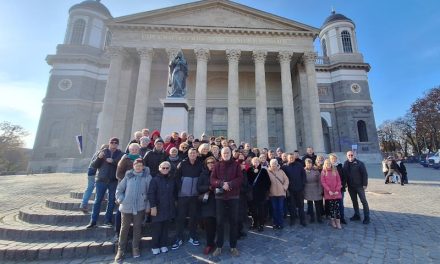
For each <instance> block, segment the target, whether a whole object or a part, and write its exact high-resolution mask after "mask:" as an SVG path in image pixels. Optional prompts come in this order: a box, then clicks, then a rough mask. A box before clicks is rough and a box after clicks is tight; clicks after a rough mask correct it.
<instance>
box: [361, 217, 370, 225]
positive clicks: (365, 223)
mask: <svg viewBox="0 0 440 264" xmlns="http://www.w3.org/2000/svg"><path fill="white" fill-rule="evenodd" d="M369 223H370V218H365V219H364V221H362V224H364V225H368V224H369Z"/></svg>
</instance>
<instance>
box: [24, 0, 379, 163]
mask: <svg viewBox="0 0 440 264" xmlns="http://www.w3.org/2000/svg"><path fill="white" fill-rule="evenodd" d="M318 36H319V39H320V41H321V45H322V50H323V56H319V57H318V56H317V54H316V53H315V51H314V47H313V42H314V40H315V39H316V37H318ZM179 50H182V51H183V53H184V55H185V57H186V59H187V61H188V64H189V68H190V73H189V77H188V79H187V88H188V93H187V96H186V98H187V99H188V102H189V104H190V105H191V109H190V111H189V118H188V123H189V128H188V132H189V133H193V134H194V135H195V136H196V137H200V135H201V134H202V133H203V132H206V133H207V134H209V135H215V136H217V135H225V136H227V137H228V138H233V139H235V140H236V141H238V142H239V141H246V142H250V143H251V144H252V145H253V146H258V147H270V148H275V147H278V146H281V147H283V148H284V149H286V150H287V151H293V150H295V149H299V150H300V151H305V148H306V147H307V146H313V147H314V149H315V151H316V152H321V153H324V152H326V153H328V152H343V151H346V150H348V149H351V148H352V145H357V147H358V152H359V153H360V154H362V155H364V156H365V157H376V156H377V154H378V152H379V147H378V139H377V134H376V125H375V120H374V115H373V106H372V102H371V98H370V92H369V85H368V77H367V74H368V71H369V70H370V65H369V64H368V63H365V62H364V60H363V56H362V54H361V53H360V52H359V49H358V43H357V39H356V31H355V24H354V22H353V21H352V20H351V19H349V18H347V17H345V16H344V15H341V14H336V13H334V12H333V13H332V14H331V15H330V16H329V17H328V18H327V19H326V20H325V21H324V23H323V25H322V26H321V28H320V29H318V28H315V27H312V26H308V25H305V24H302V23H300V22H296V21H293V20H290V19H286V18H283V17H279V16H276V15H273V14H269V13H266V12H264V11H260V10H256V9H253V8H250V7H247V6H244V5H241V4H238V3H235V2H232V1H227V0H207V1H199V2H194V3H189V4H183V5H178V6H172V7H168V8H163V9H158V10H151V11H147V12H142V13H137V14H133V15H128V16H123V17H117V18H113V17H112V15H111V13H110V12H109V10H108V9H107V8H106V7H105V6H104V5H103V4H102V3H100V1H91V0H88V1H84V2H81V3H79V4H77V5H74V6H72V7H71V8H70V10H69V21H68V25H67V31H66V36H65V40H64V43H63V44H60V45H58V46H57V52H56V54H55V55H49V56H48V57H47V62H48V64H49V65H51V66H52V70H51V75H50V79H49V84H48V88H47V94H46V97H45V99H44V105H43V111H42V113H41V119H40V124H39V128H38V132H37V137H36V140H35V145H34V152H33V156H32V161H31V164H30V167H31V168H32V169H34V170H38V169H52V170H58V171H60V170H61V171H63V170H69V169H71V168H74V169H76V168H82V167H84V166H86V165H87V162H88V159H89V158H90V157H91V156H92V154H93V153H94V151H95V150H96V149H97V146H99V145H100V144H102V143H105V142H107V140H108V139H109V138H110V137H112V136H117V137H119V138H120V139H121V147H122V148H124V147H125V144H126V143H128V142H129V140H130V138H131V136H132V132H133V131H136V130H140V129H142V128H144V127H148V128H150V130H153V129H160V128H161V127H160V126H161V121H162V111H163V106H162V104H161V102H160V100H161V99H163V98H165V97H166V95H167V76H168V62H169V60H170V58H172V57H174V56H175V54H176V53H177V52H178V51H179ZM106 51H107V52H106ZM138 95H141V96H142V97H143V98H144V99H143V100H140V101H136V96H138ZM139 102H141V103H139ZM133 120H138V121H136V122H135V123H133ZM78 134H82V135H83V137H84V151H83V154H79V152H78V149H77V147H76V142H75V140H74V137H75V136H76V135H78Z"/></svg>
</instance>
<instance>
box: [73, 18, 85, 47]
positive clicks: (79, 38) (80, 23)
mask: <svg viewBox="0 0 440 264" xmlns="http://www.w3.org/2000/svg"><path fill="white" fill-rule="evenodd" d="M85 29H86V21H85V20H84V19H78V20H76V21H75V23H73V27H72V35H71V37H70V44H75V45H81V44H82V43H83V38H84V31H85Z"/></svg>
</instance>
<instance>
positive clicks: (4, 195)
mask: <svg viewBox="0 0 440 264" xmlns="http://www.w3.org/2000/svg"><path fill="white" fill-rule="evenodd" d="M367 168H368V172H369V175H370V183H369V187H368V189H367V191H368V192H367V199H368V202H369V205H370V210H371V224H370V225H363V224H362V223H360V222H355V223H353V222H349V223H348V225H346V226H343V230H334V229H332V228H331V227H330V226H328V224H321V225H320V224H309V225H307V227H305V228H304V227H301V226H299V225H295V226H293V227H288V226H287V227H286V228H284V230H282V231H273V230H271V229H270V228H266V230H265V231H264V232H263V233H256V232H252V231H250V232H248V236H247V238H246V239H244V240H240V241H239V242H238V249H239V250H240V256H239V257H238V258H233V257H231V256H230V254H229V247H228V243H227V242H226V243H225V247H224V249H223V254H222V255H220V257H215V258H214V257H212V256H205V255H203V253H202V250H203V247H202V246H199V247H194V246H192V245H190V244H188V243H185V244H184V245H183V246H182V247H181V248H180V249H178V250H176V251H170V252H169V253H166V254H161V255H159V256H155V257H154V256H152V254H151V252H150V251H149V250H148V249H144V250H143V251H142V253H143V254H142V257H141V258H139V259H136V260H133V259H131V258H130V255H128V256H127V259H126V262H125V263H145V262H149V263H265V264H266V263H440V205H439V203H440V192H439V190H440V188H439V187H440V170H434V169H430V168H423V167H421V166H420V165H418V164H408V165H407V169H408V172H409V173H408V177H409V181H410V184H407V185H405V186H400V185H398V184H388V185H385V184H384V180H383V177H382V173H381V167H380V165H379V164H375V165H368V166H367ZM85 183H86V176H85V175H84V174H73V175H72V174H50V175H34V176H1V177H0V202H1V205H2V206H1V207H0V214H3V213H6V212H8V211H12V210H17V209H19V208H20V207H22V206H24V205H28V204H31V203H36V202H44V201H45V200H46V198H47V197H51V196H57V195H61V194H67V193H68V192H69V191H71V190H79V189H82V188H83V187H84V186H85ZM344 201H345V206H346V217H347V218H348V217H350V216H351V215H352V214H353V210H352V203H351V200H350V199H349V197H348V195H347V196H346V197H345V200H344ZM201 237H203V235H201ZM202 245H203V241H202ZM113 257H114V256H113V255H104V256H95V257H91V258H86V259H84V258H83V259H73V260H70V261H64V260H63V261H62V262H63V263H111V262H112V261H113ZM40 262H41V263H60V261H59V260H58V261H52V262H51V261H40ZM40 262H34V263H40ZM7 263H9V262H7ZM11 263H12V262H11Z"/></svg>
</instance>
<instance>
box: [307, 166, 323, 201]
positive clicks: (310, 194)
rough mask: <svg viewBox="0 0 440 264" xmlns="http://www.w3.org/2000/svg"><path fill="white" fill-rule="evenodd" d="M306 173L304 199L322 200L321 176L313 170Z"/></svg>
mask: <svg viewBox="0 0 440 264" xmlns="http://www.w3.org/2000/svg"><path fill="white" fill-rule="evenodd" d="M305 171H306V185H305V187H304V199H306V200H307V201H319V200H322V185H321V174H320V173H319V171H318V170H315V169H314V168H312V169H311V170H307V169H306V170H305Z"/></svg>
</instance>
